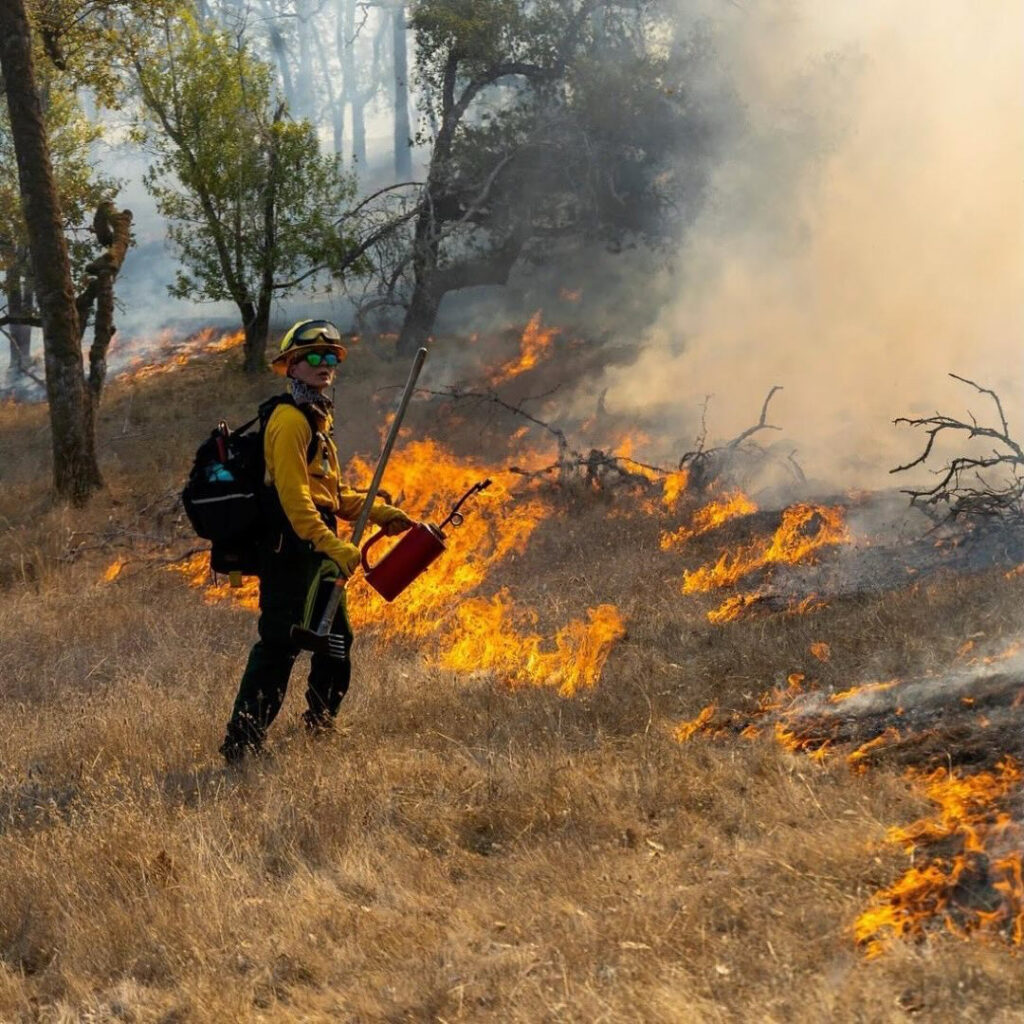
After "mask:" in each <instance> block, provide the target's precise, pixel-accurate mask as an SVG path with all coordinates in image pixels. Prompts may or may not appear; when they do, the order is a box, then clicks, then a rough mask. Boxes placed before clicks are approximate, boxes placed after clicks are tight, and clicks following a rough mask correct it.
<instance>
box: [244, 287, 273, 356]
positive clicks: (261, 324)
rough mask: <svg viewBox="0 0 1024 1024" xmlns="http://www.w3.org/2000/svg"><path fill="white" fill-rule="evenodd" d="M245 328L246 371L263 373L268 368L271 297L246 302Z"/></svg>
mask: <svg viewBox="0 0 1024 1024" xmlns="http://www.w3.org/2000/svg"><path fill="white" fill-rule="evenodd" d="M242 325H243V327H244V328H245V372H246V373H262V372H263V371H264V370H265V369H266V368H267V336H268V335H269V333H270V299H269V298H266V299H264V298H262V297H261V298H260V301H259V302H249V303H246V306H245V308H244V309H243V310H242Z"/></svg>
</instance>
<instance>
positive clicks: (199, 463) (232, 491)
mask: <svg viewBox="0 0 1024 1024" xmlns="http://www.w3.org/2000/svg"><path fill="white" fill-rule="evenodd" d="M282 404H287V405H295V401H294V399H293V398H292V396H291V395H275V396H274V397H273V398H268V399H267V401H265V402H264V403H263V404H262V405H260V407H259V410H258V411H257V413H256V415H255V416H254V417H253V418H252V419H251V420H249V422H248V423H243V424H242V426H240V427H238V428H237V429H235V430H228V426H227V424H226V423H225V422H224V421H223V420H221V421H220V423H218V424H217V426H216V427H215V428H214V430H212V431H211V432H210V436H209V437H208V438H207V439H206V440H205V441H203V443H202V444H201V445H200V446H199V447H198V448H197V449H196V457H195V461H194V462H193V463H192V471H191V472H190V473H189V476H188V483H186V484H185V489H184V490H183V491H182V492H181V503H182V505H184V507H185V514H186V515H187V516H188V518H189V522H190V523H191V524H192V528H193V529H194V530H195V531H196V533H197V534H198V535H199V536H200V537H202V538H203V539H204V540H208V541H210V542H211V549H210V567H211V568H212V569H213V571H214V572H223V573H241V574H242V575H243V576H255V575H258V573H259V549H260V545H261V542H262V540H263V538H264V536H265V535H266V533H267V532H268V531H269V530H270V529H273V528H274V527H275V526H276V525H278V524H279V523H282V522H283V520H284V510H283V509H282V508H281V502H280V500H279V499H278V497H277V491H276V490H275V489H274V488H273V487H270V486H268V485H267V484H265V483H264V480H263V478H264V474H265V472H266V463H265V460H264V458H263V435H264V433H265V432H266V429H267V421H268V420H269V419H270V414H271V413H272V412H273V411H274V410H275V409H276V408H277V407H278V406H279V405H282ZM296 408H298V409H299V410H300V411H301V412H302V413H303V414H304V415H305V416H306V418H307V419H308V420H309V425H310V427H311V428H312V430H313V437H312V440H311V441H310V443H309V448H308V449H307V451H306V459H307V461H312V459H313V457H314V456H315V455H316V452H317V450H318V448H319V442H320V437H321V435H320V429H319V426H318V424H317V423H316V421H315V419H314V418H313V415H312V413H311V412H310V411H309V410H308V409H307V408H306V407H304V406H301V405H299V406H296ZM257 424H258V428H257V429H256V430H250V427H253V426H256V425H257Z"/></svg>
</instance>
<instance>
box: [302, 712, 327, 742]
mask: <svg viewBox="0 0 1024 1024" xmlns="http://www.w3.org/2000/svg"><path fill="white" fill-rule="evenodd" d="M302 724H303V725H304V726H305V727H306V735H307V736H309V737H310V738H311V739H318V738H320V737H321V736H329V735H330V734H331V733H333V732H334V717H333V716H332V715H329V714H327V713H326V712H325V713H323V714H317V713H316V712H315V711H312V710H308V709H307V710H306V711H303V712H302Z"/></svg>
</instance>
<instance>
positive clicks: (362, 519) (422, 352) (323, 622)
mask: <svg viewBox="0 0 1024 1024" xmlns="http://www.w3.org/2000/svg"><path fill="white" fill-rule="evenodd" d="M426 358H427V350H426V349H425V348H421V349H418V350H417V352H416V358H415V359H413V361H412V369H411V370H410V371H409V379H408V380H407V381H406V382H405V390H404V391H403V392H402V398H401V401H400V402H399V403H398V409H397V410H396V411H395V418H394V419H393V420H392V421H391V428H390V430H388V436H387V438H385V440H384V447H383V449H381V453H380V458H379V459H377V468H376V469H375V470H374V471H373V479H372V480H371V481H370V487H369V489H368V490H367V492H366V498H365V499H364V500H363V508H362V510H361V511H360V513H359V518H358V519H357V520H356V525H355V529H354V530H353V531H352V543H353V544H355V545H356V547H358V546H359V542H360V541H361V540H362V539H363V533H364V532H365V531H366V524H367V523H368V522H369V521H370V511H371V510H372V508H373V503H374V501H375V499H376V497H377V491H379V490H380V481H381V478H382V477H383V476H384V467H385V466H387V464H388V459H389V458H391V449H392V448H394V447H395V441H397V440H398V431H399V428H400V427H401V426H402V420H403V418H404V417H405V410H406V409H407V408H408V407H409V402H410V400H411V399H412V393H413V391H415V390H416V381H417V380H418V379H419V375H420V370H422V369H423V360H424V359H426ZM344 591H345V578H344V577H343V576H339V577H338V578H337V579H336V580H335V581H334V589H333V590H332V591H331V596H330V597H329V598H328V600H327V607H326V608H324V613H323V615H322V616H320V622H319V624H318V625H317V627H316V631H317V632H318V633H320V634H324V633H326V632H327V631H328V630H329V629H330V628H331V623H332V622H333V621H334V616H335V613H336V612H337V611H338V605H339V604H341V595H342V594H343V593H344Z"/></svg>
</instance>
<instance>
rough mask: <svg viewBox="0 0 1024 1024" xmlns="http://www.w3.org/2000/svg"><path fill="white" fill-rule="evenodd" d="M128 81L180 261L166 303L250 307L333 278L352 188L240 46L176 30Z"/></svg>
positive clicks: (210, 32)
mask: <svg viewBox="0 0 1024 1024" xmlns="http://www.w3.org/2000/svg"><path fill="white" fill-rule="evenodd" d="M135 72H136V75H137V78H138V82H139V86H140V89H141V94H142V99H143V103H144V107H145V114H144V117H143V118H142V119H141V120H140V121H139V122H138V123H137V125H136V129H135V135H136V138H137V139H138V140H139V141H141V142H142V143H144V144H145V145H146V146H147V147H148V148H149V149H150V150H151V151H152V153H153V155H154V157H155V160H154V163H153V164H152V165H151V167H150V169H149V171H148V172H147V173H146V176H145V184H146V187H147V188H148V190H149V191H150V193H151V194H152V195H153V196H154V198H155V199H156V203H157V207H158V209H159V211H160V213H161V214H162V215H163V216H164V217H166V218H167V219H168V220H169V222H170V224H169V228H168V233H169V237H170V239H171V241H172V243H173V244H174V246H175V248H176V249H177V251H178V253H179V255H180V257H181V261H182V268H181V270H180V271H179V272H178V275H177V278H176V280H175V282H174V284H173V285H172V286H171V288H170V290H171V293H172V294H173V295H175V296H176V297H179V298H193V299H212V300H221V299H231V300H234V301H236V302H244V301H251V300H252V299H253V298H254V297H255V296H256V295H257V294H259V293H260V291H261V289H263V290H265V289H266V288H267V287H268V286H269V287H270V288H272V289H273V290H274V291H276V292H277V293H279V294H286V293H288V292H289V291H292V290H293V289H295V288H297V287H299V286H300V285H301V284H302V283H303V282H304V281H305V280H308V279H309V278H310V277H311V276H315V275H316V273H318V272H319V271H317V270H316V268H321V269H322V271H323V272H326V273H328V274H330V273H331V272H332V270H334V271H337V270H339V269H340V267H341V266H342V264H343V260H344V257H345V255H346V253H347V252H348V251H349V249H350V245H351V243H350V240H348V239H346V238H345V237H344V235H343V234H342V233H341V232H340V231H339V230H338V229H337V227H336V223H337V219H338V217H339V215H340V212H341V211H342V209H344V207H345V205H346V204H347V202H348V200H349V199H350V198H351V197H352V195H353V194H354V190H355V186H354V181H353V179H352V177H351V176H349V175H347V174H346V173H345V172H344V170H343V168H342V166H341V163H340V160H339V159H338V158H336V157H334V156H324V155H321V153H320V150H319V145H318V139H317V134H316V131H315V130H314V128H313V126H312V125H311V124H310V123H309V122H308V121H293V120H291V119H290V118H289V116H288V113H287V110H286V108H285V106H284V104H283V103H282V102H281V101H280V100H278V98H277V97H276V96H275V86H274V75H273V72H272V70H271V68H270V66H269V65H268V64H266V63H264V62H263V61H261V60H259V59H258V58H256V57H255V56H254V55H253V53H252V52H251V50H250V49H249V47H248V44H247V43H246V42H245V41H244V39H240V38H237V37H232V36H230V35H229V34H227V33H225V32H223V31H221V30H219V29H218V28H216V27H214V26H212V25H210V24H208V23H207V24H202V25H201V24H199V23H198V22H197V21H196V20H195V19H193V18H191V17H188V16H184V17H181V18H178V19H173V20H170V21H168V22H167V23H166V24H165V25H164V26H163V29H162V31H161V33H160V38H159V39H156V40H151V41H150V45H149V46H148V47H147V48H146V50H145V52H140V53H139V54H137V56H136V59H135ZM268 282H269V285H268Z"/></svg>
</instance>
